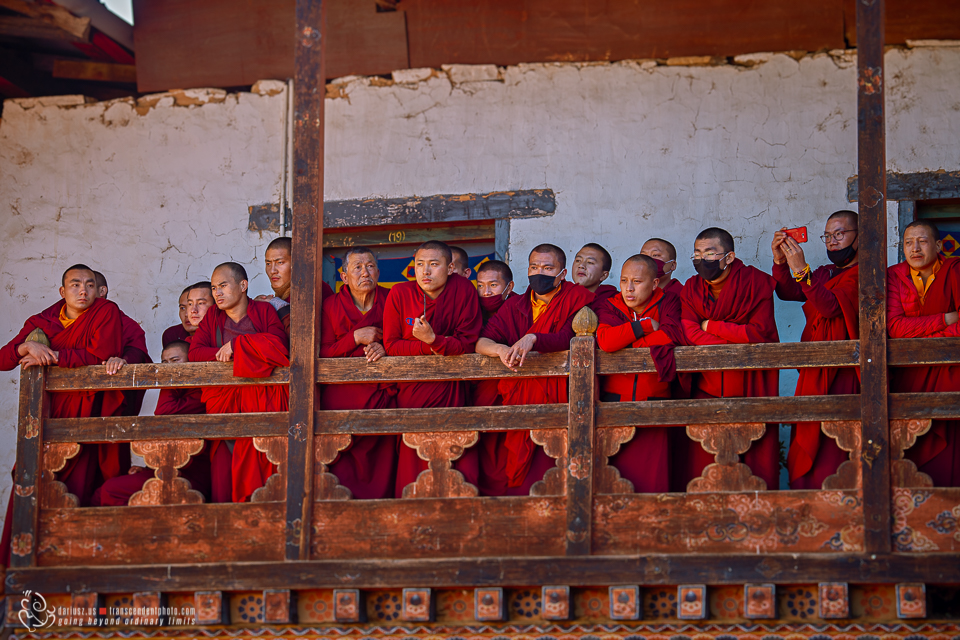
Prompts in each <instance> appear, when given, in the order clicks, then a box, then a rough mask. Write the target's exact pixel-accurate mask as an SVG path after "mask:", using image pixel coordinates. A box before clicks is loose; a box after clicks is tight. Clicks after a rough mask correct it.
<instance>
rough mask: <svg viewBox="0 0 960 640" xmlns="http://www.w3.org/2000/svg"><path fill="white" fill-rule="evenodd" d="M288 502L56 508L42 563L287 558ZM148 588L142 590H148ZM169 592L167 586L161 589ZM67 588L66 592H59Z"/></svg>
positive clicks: (46, 519) (44, 522)
mask: <svg viewBox="0 0 960 640" xmlns="http://www.w3.org/2000/svg"><path fill="white" fill-rule="evenodd" d="M283 513H284V505H283V503H279V502H275V503H256V504H249V503H248V504H198V505H170V506H143V507H101V508H98V509H52V510H49V511H44V512H43V513H42V514H41V515H40V548H39V549H38V554H37V562H38V564H39V565H40V566H88V565H97V566H105V565H134V564H142V563H143V562H144V561H160V560H161V559H162V561H163V562H168V563H174V564H176V563H193V562H195V563H204V562H253V561H263V560H275V561H282V560H283V526H284V519H283ZM147 584H148V583H143V584H141V585H140V587H138V589H131V591H136V590H145V589H147ZM163 587H164V590H166V585H165V584H164V585H163ZM61 591H62V589H61Z"/></svg>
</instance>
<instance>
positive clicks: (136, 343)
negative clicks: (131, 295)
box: [117, 311, 153, 416]
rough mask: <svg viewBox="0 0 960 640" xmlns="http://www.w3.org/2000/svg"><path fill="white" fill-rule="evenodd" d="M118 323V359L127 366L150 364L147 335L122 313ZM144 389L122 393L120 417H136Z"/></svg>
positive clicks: (144, 392)
mask: <svg viewBox="0 0 960 640" xmlns="http://www.w3.org/2000/svg"><path fill="white" fill-rule="evenodd" d="M120 314H121V317H120V321H121V323H122V326H123V334H122V338H121V339H122V340H123V355H121V356H120V357H121V358H123V359H124V360H126V361H127V364H148V363H152V362H153V360H151V359H150V354H149V352H148V351H147V335H146V334H145V333H144V332H143V328H142V327H141V326H140V325H139V324H138V323H137V321H136V320H133V319H132V318H129V317H128V316H127V315H126V314H125V313H123V312H122V311H121V312H120ZM146 393H147V390H146V389H139V390H133V389H131V390H129V391H124V392H123V406H121V407H120V412H119V413H118V414H117V415H120V416H138V415H140V409H141V408H142V407H143V396H144V395H146Z"/></svg>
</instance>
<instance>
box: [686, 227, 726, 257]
mask: <svg viewBox="0 0 960 640" xmlns="http://www.w3.org/2000/svg"><path fill="white" fill-rule="evenodd" d="M697 240H716V241H717V243H718V244H719V245H720V247H721V248H722V249H723V250H724V251H733V250H734V248H733V236H731V235H730V232H729V231H727V230H726V229H721V228H720V227H710V228H708V229H704V230H703V231H701V232H700V233H699V234H698V235H697ZM694 242H696V241H694Z"/></svg>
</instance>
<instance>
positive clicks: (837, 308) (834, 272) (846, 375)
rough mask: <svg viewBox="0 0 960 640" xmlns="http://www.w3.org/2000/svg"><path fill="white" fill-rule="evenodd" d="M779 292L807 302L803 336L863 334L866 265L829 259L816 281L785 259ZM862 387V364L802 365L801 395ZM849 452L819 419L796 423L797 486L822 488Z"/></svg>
mask: <svg viewBox="0 0 960 640" xmlns="http://www.w3.org/2000/svg"><path fill="white" fill-rule="evenodd" d="M773 277H774V279H776V281H777V296H779V297H780V299H781V300H793V301H797V302H803V303H804V305H803V315H804V316H805V317H806V320H807V324H806V326H805V327H804V329H803V334H802V335H801V336H800V341H801V342H824V341H829V340H857V339H858V337H859V335H860V315H859V314H860V287H859V282H860V268H859V265H854V266H852V267H849V268H847V269H841V268H840V267H837V266H835V265H832V264H830V265H825V266H822V267H820V268H819V269H817V270H816V271H814V272H813V273H811V274H810V284H807V283H806V281H803V282H797V281H796V280H795V279H794V277H793V274H792V273H791V271H790V267H789V266H787V264H786V263H784V264H775V265H773ZM856 393H860V370H859V369H858V368H856V367H846V368H842V369H841V368H826V369H825V368H818V369H800V379H799V381H798V382H797V392H796V395H798V396H823V395H842V394H856ZM848 459H849V454H848V453H847V452H846V451H844V450H843V449H841V448H840V447H838V446H837V443H836V441H835V440H834V439H833V438H830V437H829V436H825V435H823V433H822V432H821V430H820V423H819V422H799V423H797V425H796V426H795V427H794V429H793V438H792V439H791V442H790V451H789V453H788V455H787V469H788V470H789V472H790V488H791V489H814V490H819V489H820V488H821V487H822V486H823V481H824V480H825V479H826V478H827V477H828V476H831V475H833V474H834V473H836V472H837V468H838V467H839V466H840V465H841V464H842V463H843V462H844V461H845V460H848Z"/></svg>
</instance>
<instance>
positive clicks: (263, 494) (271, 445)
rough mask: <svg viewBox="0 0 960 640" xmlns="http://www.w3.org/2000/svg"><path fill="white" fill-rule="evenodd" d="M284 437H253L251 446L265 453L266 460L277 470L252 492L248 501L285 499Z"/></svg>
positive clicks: (286, 442)
mask: <svg viewBox="0 0 960 640" xmlns="http://www.w3.org/2000/svg"><path fill="white" fill-rule="evenodd" d="M288 442H289V440H288V439H287V438H285V437H276V436H274V437H270V438H254V439H253V447H254V448H255V449H256V450H257V451H262V452H263V453H265V454H267V460H269V461H270V462H272V463H273V464H275V465H277V472H276V473H275V474H273V475H272V476H270V477H269V478H267V481H266V483H264V485H263V486H262V487H260V488H259V489H257V490H256V491H254V492H253V495H252V496H250V502H283V501H284V500H286V499H287V444H288Z"/></svg>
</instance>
